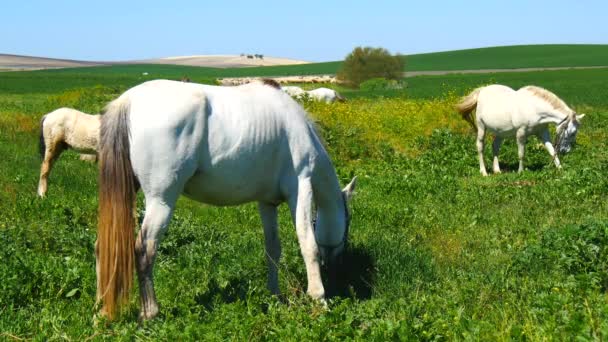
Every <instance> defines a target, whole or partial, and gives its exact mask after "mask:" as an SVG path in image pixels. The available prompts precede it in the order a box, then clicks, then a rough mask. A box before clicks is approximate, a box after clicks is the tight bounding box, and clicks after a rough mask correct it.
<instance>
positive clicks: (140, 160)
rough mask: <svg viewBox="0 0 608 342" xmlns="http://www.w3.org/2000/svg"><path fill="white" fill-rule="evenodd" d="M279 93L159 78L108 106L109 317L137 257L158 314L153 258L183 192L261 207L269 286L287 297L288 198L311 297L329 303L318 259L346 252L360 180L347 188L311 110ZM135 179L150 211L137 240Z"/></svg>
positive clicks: (103, 155)
mask: <svg viewBox="0 0 608 342" xmlns="http://www.w3.org/2000/svg"><path fill="white" fill-rule="evenodd" d="M279 89H280V87H279V86H278V84H276V83H273V82H268V81H267V82H265V83H262V82H254V83H250V84H246V85H242V86H237V87H217V86H208V85H200V84H194V83H184V82H175V81H166V80H157V81H150V82H146V83H143V84H141V85H139V86H136V87H134V88H131V89H129V90H128V91H126V92H125V93H124V94H122V95H121V96H120V97H119V98H118V99H116V100H115V101H113V102H112V103H110V105H109V106H108V108H107V112H106V114H105V115H103V117H102V123H101V135H100V136H101V138H100V139H101V140H100V145H99V165H100V178H99V196H100V197H99V220H98V221H99V227H98V235H97V238H98V240H97V243H96V254H97V277H98V278H97V279H98V283H97V284H98V299H100V300H101V301H102V302H103V308H102V314H105V315H107V316H109V317H110V318H111V317H112V316H113V315H114V313H115V312H116V308H117V306H118V305H120V304H121V303H124V301H125V300H126V299H128V295H129V289H130V288H131V285H132V284H131V279H132V271H133V267H132V265H133V258H135V265H136V269H137V275H138V279H139V288H140V298H141V315H140V317H141V318H142V319H149V318H152V317H154V316H156V315H157V313H158V304H157V302H156V296H155V294H154V285H153V280H152V274H153V267H154V259H155V256H156V251H157V248H158V244H159V243H160V239H161V236H162V235H163V233H164V232H165V231H166V229H167V225H168V223H169V220H170V218H171V214H172V212H173V209H174V208H175V203H176V201H177V198H178V197H179V195H180V194H184V195H186V196H187V197H190V198H192V199H194V200H196V201H200V202H203V203H208V204H212V205H218V206H229V205H239V204H243V203H247V202H251V201H257V202H258V208H259V212H260V215H261V217H262V223H263V226H264V234H265V240H266V255H267V262H268V267H269V272H268V286H269V289H270V291H271V292H272V293H278V292H279V286H278V273H277V272H278V270H277V265H278V263H279V258H280V256H281V248H280V243H279V236H278V226H277V225H278V223H277V206H278V205H279V204H280V203H282V202H287V204H288V205H289V208H290V209H291V215H292V218H293V221H294V222H295V226H296V232H297V236H298V241H299V244H300V249H301V252H302V256H303V258H304V262H305V264H306V273H307V275H308V290H307V292H308V294H309V295H310V296H311V297H313V298H316V299H320V300H322V299H323V298H324V294H325V290H324V288H323V284H322V282H321V275H320V266H319V260H325V261H327V262H328V264H331V263H333V262H334V261H335V260H336V259H339V257H340V256H341V254H342V252H343V251H344V249H345V245H346V243H347V239H348V231H349V229H348V228H349V222H350V214H349V210H348V207H347V203H348V201H349V199H350V198H351V196H352V195H353V191H354V188H355V179H353V180H352V181H351V183H350V184H349V185H347V186H346V188H345V189H344V190H341V189H340V188H339V182H338V178H337V176H336V172H335V170H334V167H333V165H332V162H331V160H330V158H329V156H328V155H327V152H326V151H325V149H324V148H323V144H322V143H321V141H320V140H319V138H318V136H317V134H316V133H315V130H314V128H313V125H312V124H311V122H310V121H309V119H308V118H307V114H306V113H305V112H304V110H303V109H302V107H301V106H300V105H299V104H298V103H297V102H296V101H294V100H293V99H292V98H291V97H289V96H288V95H287V94H285V93H284V92H282V91H281V90H279ZM139 186H141V189H142V190H143V193H144V196H145V206H146V208H145V216H144V220H143V224H142V226H141V229H140V232H139V235H138V236H137V239H136V240H135V239H134V228H135V220H134V217H133V213H134V209H135V208H134V207H135V198H136V192H137V189H138V187H139ZM313 208H315V209H316V219H315V218H314V217H313V215H314V213H315V209H313ZM313 220H314V222H315V223H313Z"/></svg>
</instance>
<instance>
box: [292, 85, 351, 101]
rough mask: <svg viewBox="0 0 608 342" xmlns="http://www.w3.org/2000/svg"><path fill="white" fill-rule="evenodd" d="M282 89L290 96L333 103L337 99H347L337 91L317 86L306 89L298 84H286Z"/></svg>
mask: <svg viewBox="0 0 608 342" xmlns="http://www.w3.org/2000/svg"><path fill="white" fill-rule="evenodd" d="M281 89H282V90H283V91H284V92H286V93H287V94H289V96H292V97H295V98H297V99H301V98H303V97H306V96H308V97H310V98H311V99H312V100H314V101H321V102H325V103H332V102H336V101H340V102H344V101H346V99H345V98H344V97H343V96H342V95H340V93H338V92H337V91H335V90H333V89H329V88H317V89H314V90H308V91H307V90H304V89H302V88H300V87H297V86H284V87H281Z"/></svg>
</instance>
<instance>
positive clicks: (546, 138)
mask: <svg viewBox="0 0 608 342" xmlns="http://www.w3.org/2000/svg"><path fill="white" fill-rule="evenodd" d="M539 138H540V140H542V142H543V145H545V149H547V152H549V155H550V156H551V157H552V158H553V162H554V163H555V166H556V167H557V168H558V169H561V168H562V164H561V163H560V162H559V158H558V157H557V153H555V149H554V148H553V144H551V136H550V135H549V130H548V129H544V130H543V131H542V132H541V133H540V135H539Z"/></svg>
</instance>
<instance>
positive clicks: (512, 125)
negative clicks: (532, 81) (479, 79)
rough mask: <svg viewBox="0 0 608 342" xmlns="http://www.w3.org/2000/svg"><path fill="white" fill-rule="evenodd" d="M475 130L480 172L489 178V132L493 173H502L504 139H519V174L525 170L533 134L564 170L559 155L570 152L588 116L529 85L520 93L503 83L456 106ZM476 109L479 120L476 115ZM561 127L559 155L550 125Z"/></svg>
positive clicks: (558, 138) (473, 92)
mask: <svg viewBox="0 0 608 342" xmlns="http://www.w3.org/2000/svg"><path fill="white" fill-rule="evenodd" d="M456 108H457V110H458V111H459V112H460V113H461V114H462V116H463V118H464V119H465V120H467V121H468V122H469V123H470V124H471V125H472V126H473V128H476V129H477V153H478V157H479V171H480V172H481V174H482V175H484V176H487V175H488V174H487V171H486V166H485V163H484V158H483V149H484V138H485V134H486V131H490V132H492V133H494V142H493V143H492V152H493V171H494V173H500V166H499V164H498V152H499V150H500V145H501V143H502V141H503V139H504V138H506V137H512V136H515V138H516V140H517V149H518V157H519V172H522V171H523V170H524V163H523V160H524V152H525V144H526V140H527V138H528V136H529V135H533V134H534V135H537V136H538V137H539V138H540V139H541V140H542V142H543V144H544V146H545V148H546V149H547V152H549V154H550V155H551V157H552V158H553V161H554V163H555V166H556V167H557V168H561V164H560V161H559V158H558V152H563V153H566V152H569V151H570V148H571V146H572V144H573V143H574V141H575V139H576V134H577V131H578V126H579V125H580V120H581V119H582V118H583V117H584V116H585V114H581V115H576V113H575V112H574V111H573V110H572V109H570V107H568V106H567V105H566V104H565V103H564V101H562V100H561V99H560V98H559V97H557V96H556V95H555V94H553V93H551V92H550V91H548V90H546V89H543V88H540V87H536V86H525V87H523V88H521V89H519V90H517V91H515V90H513V89H511V88H509V87H506V86H503V85H499V84H494V85H489V86H485V87H480V88H477V89H475V90H473V91H472V92H471V93H470V94H469V95H467V96H466V97H465V98H464V99H463V100H462V101H461V102H460V103H459V104H457V106H456ZM474 109H477V110H476V114H475V118H472V112H473V110H474ZM549 124H556V125H557V137H556V144H557V148H558V151H557V152H556V151H555V149H554V148H553V144H551V140H550V134H549V129H548V127H547V126H548V125H549Z"/></svg>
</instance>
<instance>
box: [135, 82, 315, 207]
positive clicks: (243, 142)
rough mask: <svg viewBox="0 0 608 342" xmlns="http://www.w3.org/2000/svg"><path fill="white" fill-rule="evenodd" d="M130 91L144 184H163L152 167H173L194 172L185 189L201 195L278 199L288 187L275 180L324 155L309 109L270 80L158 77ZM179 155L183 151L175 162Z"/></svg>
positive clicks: (209, 199) (213, 200)
mask: <svg viewBox="0 0 608 342" xmlns="http://www.w3.org/2000/svg"><path fill="white" fill-rule="evenodd" d="M127 94H128V97H129V101H130V106H131V112H130V119H131V137H132V142H131V158H132V163H133V168H134V170H135V174H136V175H137V177H138V179H139V180H140V182H142V187H143V188H144V191H145V186H146V183H151V184H152V183H155V184H156V183H157V179H156V178H155V179H151V180H148V179H147V178H148V177H147V176H148V175H149V174H150V172H149V170H159V169H162V168H168V170H167V172H169V171H170V170H180V172H181V173H183V175H181V174H180V175H178V177H180V178H181V177H182V176H183V178H184V179H187V182H186V183H185V184H183V186H184V193H185V194H186V195H187V196H189V197H192V198H194V199H197V200H199V201H201V202H205V203H209V204H214V205H234V204H241V203H245V202H249V201H252V200H265V201H270V202H276V201H280V199H281V198H282V196H283V195H284V194H283V193H282V192H283V191H282V190H281V189H280V187H281V186H289V185H288V184H280V183H278V182H276V180H277V179H279V178H280V177H279V174H278V173H279V172H285V171H286V170H287V171H289V172H291V173H292V174H295V173H296V172H299V171H300V170H296V169H297V168H298V165H300V164H302V163H304V161H306V162H307V161H308V159H309V158H315V157H318V156H319V155H322V158H325V157H324V156H325V151H324V150H323V147H322V146H321V144H320V143H319V141H318V139H317V138H316V136H315V133H314V132H313V130H312V127H311V126H310V125H309V122H308V119H307V117H306V113H305V112H304V111H303V110H302V109H301V107H300V106H299V105H298V104H297V102H295V101H294V100H293V99H291V98H290V97H289V96H288V95H286V94H284V93H283V92H281V91H280V90H278V89H275V88H273V87H271V86H268V85H263V84H259V83H252V84H248V85H243V86H238V87H216V86H207V85H198V84H192V83H189V84H185V83H181V82H173V81H164V80H159V81H151V82H147V83H144V84H142V85H141V86H139V87H136V88H133V89H131V90H129V92H128V93H126V94H125V95H127ZM174 103H180V104H181V105H180V106H179V107H175V105H174ZM149 122H155V123H157V124H154V125H150V124H149ZM201 141H203V143H201ZM310 151H315V154H316V155H315V156H311V155H310ZM175 155H179V156H180V158H177V159H175V160H174V161H173V162H172V163H169V164H170V165H168V164H167V160H168V159H171V156H175ZM320 162H327V161H326V160H322V161H320ZM155 175H156V176H155V177H161V176H162V173H155ZM170 177H173V175H172V174H171V173H170V172H169V173H168V175H167V178H170ZM251 179H255V180H256V181H255V182H251V181H250V180H251ZM166 181H167V182H169V181H170V179H167V180H166Z"/></svg>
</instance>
